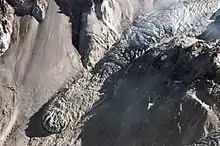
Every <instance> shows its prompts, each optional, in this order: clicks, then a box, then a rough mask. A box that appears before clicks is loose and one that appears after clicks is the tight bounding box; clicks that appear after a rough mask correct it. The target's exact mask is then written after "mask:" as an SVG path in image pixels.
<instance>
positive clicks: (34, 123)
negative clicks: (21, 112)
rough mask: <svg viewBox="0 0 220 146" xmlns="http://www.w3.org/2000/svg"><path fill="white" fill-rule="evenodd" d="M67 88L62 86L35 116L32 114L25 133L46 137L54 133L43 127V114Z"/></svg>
mask: <svg viewBox="0 0 220 146" xmlns="http://www.w3.org/2000/svg"><path fill="white" fill-rule="evenodd" d="M65 90H66V88H60V89H59V90H58V91H57V92H56V93H55V94H54V95H53V96H52V97H51V99H50V100H49V101H48V102H47V103H46V104H44V105H43V106H42V107H41V108H40V109H39V110H38V111H37V112H36V113H35V114H34V115H33V116H31V118H30V120H29V123H28V127H27V128H26V129H25V134H26V135H27V136H28V137H30V138H31V137H46V136H49V135H52V134H53V133H50V132H48V131H46V130H45V128H44V127H43V124H42V116H43V114H44V111H45V109H46V108H47V107H48V105H49V104H51V102H52V101H53V100H54V99H55V98H56V96H57V95H58V94H61V93H62V92H63V91H65Z"/></svg>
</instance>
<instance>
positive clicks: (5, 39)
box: [0, 0, 14, 56]
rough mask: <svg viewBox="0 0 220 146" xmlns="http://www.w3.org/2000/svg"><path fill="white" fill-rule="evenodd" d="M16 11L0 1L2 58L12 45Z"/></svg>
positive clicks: (0, 51) (0, 46)
mask: <svg viewBox="0 0 220 146" xmlns="http://www.w3.org/2000/svg"><path fill="white" fill-rule="evenodd" d="M13 21H14V10H13V9H12V7H11V6H10V5H9V4H8V3H7V2H6V1H5V0H1V1H0V56H1V55H3V54H4V53H5V52H6V51H7V50H8V47H9V45H10V41H11V34H12V31H13V30H12V25H13Z"/></svg>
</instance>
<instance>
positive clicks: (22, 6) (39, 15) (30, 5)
mask: <svg viewBox="0 0 220 146" xmlns="http://www.w3.org/2000/svg"><path fill="white" fill-rule="evenodd" d="M9 2H10V4H11V5H12V6H13V7H14V8H15V11H16V13H17V14H19V15H33V16H34V17H35V19H36V20H38V21H42V20H43V19H44V17H45V14H46V10H47V7H48V2H49V1H48V0H34V1H30V0H9Z"/></svg>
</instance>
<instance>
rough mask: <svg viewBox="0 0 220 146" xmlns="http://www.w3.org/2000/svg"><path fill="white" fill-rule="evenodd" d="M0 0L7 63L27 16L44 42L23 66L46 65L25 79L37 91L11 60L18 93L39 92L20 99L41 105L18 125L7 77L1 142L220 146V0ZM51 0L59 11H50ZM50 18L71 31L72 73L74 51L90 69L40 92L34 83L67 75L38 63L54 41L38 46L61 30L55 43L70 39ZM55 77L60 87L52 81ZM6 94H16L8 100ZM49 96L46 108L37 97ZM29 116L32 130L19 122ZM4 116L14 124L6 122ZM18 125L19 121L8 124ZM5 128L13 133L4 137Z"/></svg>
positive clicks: (83, 145)
mask: <svg viewBox="0 0 220 146" xmlns="http://www.w3.org/2000/svg"><path fill="white" fill-rule="evenodd" d="M0 2H1V3H0V4H1V5H0V6H1V12H2V13H0V16H1V17H2V19H1V20H2V21H1V23H0V24H1V25H0V41H1V40H3V41H2V43H1V44H2V45H1V46H0V50H1V55H2V56H3V57H2V62H3V63H2V64H3V65H2V66H1V67H2V69H4V65H5V64H7V63H8V62H9V61H7V57H8V56H9V57H8V58H10V54H9V53H7V50H9V51H10V49H12V50H13V49H14V48H13V47H10V45H11V46H13V45H14V44H13V43H11V44H10V37H11V36H13V31H15V30H13V29H12V28H15V27H13V26H14V25H15V24H16V23H17V22H18V23H20V19H19V18H20V17H21V18H23V17H24V20H25V21H27V24H28V23H29V24H28V25H29V26H31V27H30V28H32V29H30V28H29V30H28V31H29V33H28V34H29V35H30V36H31V37H32V35H33V36H34V38H35V37H36V42H38V43H40V44H38V43H35V42H33V44H34V45H33V46H36V48H37V49H35V48H34V49H33V52H27V54H26V53H24V56H25V55H26V56H30V58H32V59H33V58H35V57H36V60H31V59H30V60H31V61H29V59H28V66H27V69H26V70H25V71H27V72H28V71H29V70H31V69H30V68H31V66H32V65H35V66H37V65H40V66H43V67H42V68H40V69H39V70H38V69H35V70H34V71H37V74H41V76H40V77H39V78H37V76H36V75H35V74H34V75H33V76H31V78H30V77H29V79H31V80H33V81H35V82H36V85H35V87H34V89H33V90H32V86H31V85H32V83H31V84H30V85H29V84H27V83H28V80H26V79H28V78H27V75H26V74H28V73H24V77H21V78H24V80H21V81H22V82H21V83H20V82H17V81H16V78H17V77H16V76H17V72H19V71H18V70H19V69H18V68H16V66H15V69H13V65H11V66H12V67H11V66H10V65H9V66H10V67H9V68H12V70H10V71H11V74H13V75H14V76H13V77H12V79H11V80H13V81H12V82H16V84H18V85H16V92H19V93H20V95H21V96H20V97H17V96H16V97H17V98H16V99H18V100H19V99H22V96H24V97H25V96H26V95H25V94H27V95H28V96H26V97H29V96H33V97H30V99H29V98H28V99H27V102H26V98H23V99H24V100H25V101H23V102H24V103H27V104H29V103H31V102H32V101H31V102H28V100H34V103H35V102H36V105H37V104H39V105H38V106H36V107H41V108H40V109H39V111H37V110H38V108H35V109H33V110H32V109H31V108H34V106H33V107H31V106H30V108H29V107H28V109H25V111H21V113H19V114H18V117H19V118H18V119H17V123H14V122H13V117H14V114H13V112H14V111H17V110H15V109H16V108H15V109H14V108H12V107H14V105H13V104H14V100H13V97H14V96H13V93H14V92H13V91H14V90H13V91H12V90H11V88H7V87H8V86H5V85H7V84H4V85H3V84H2V85H1V86H2V89H3V90H1V92H0V93H1V99H3V100H1V104H2V107H5V108H6V109H8V113H7V112H6V114H4V113H5V110H3V109H2V113H3V119H2V120H0V123H2V126H0V128H1V129H0V132H1V133H0V145H3V143H4V142H5V145H76V146H91V145H97V146H112V145H115V146H124V145H126V146H132V145H135V146H143V145H158V146H161V145H167V146H170V145H174V146H182V145H202V144H203V145H215V144H216V145H218V143H219V142H218V140H219V136H218V132H219V104H220V103H219V92H220V90H219V88H220V85H219V73H220V72H219V70H220V58H219V57H220V54H219V53H220V50H219V49H220V42H219V41H218V39H219V37H220V36H219V35H218V33H214V32H216V31H218V28H219V27H218V26H219V23H218V22H219V17H218V15H219V13H218V12H219V10H218V9H219V7H220V2H219V1H218V0H206V1H200V0H169V1H166V2H165V3H161V2H159V1H157V0H155V1H147V0H143V1H136V0H133V1H122V0H103V1H98V0H94V1H87V0H83V1H68V0H65V1H61V0H56V1H51V2H49V1H43V0H36V1H33V2H32V1H28V0H24V1H14V0H8V1H7V2H6V1H3V0H1V1H0ZM48 6H49V8H48ZM50 6H51V7H55V9H50V8H51V7H50ZM78 6H79V7H78ZM57 7H59V10H60V11H58V12H57V9H56V8H57ZM47 9H48V14H47ZM53 11H56V12H55V13H59V14H60V15H66V16H67V17H69V22H68V23H66V16H65V19H64V20H62V19H63V18H64V16H60V15H58V16H57V15H56V16H55V17H52V16H54V15H55V14H54V13H53ZM23 15H31V16H32V17H30V16H23ZM46 16H48V17H47V19H49V20H48V21H52V22H54V21H55V20H57V19H56V17H59V20H60V25H58V27H56V31H57V32H60V31H61V32H62V31H64V30H66V29H68V28H69V26H70V25H71V27H72V28H71V29H72V38H68V40H70V39H72V45H73V46H74V47H75V48H72V50H68V51H66V50H67V47H66V46H65V45H66V44H63V45H62V46H63V47H64V49H66V50H65V51H66V52H67V54H68V55H67V56H68V59H69V60H70V62H71V66H72V68H73V72H78V71H79V70H80V69H79V68H77V67H75V66H74V65H76V64H74V61H76V60H77V59H76V58H79V57H81V61H82V64H83V66H84V69H82V70H80V71H81V72H80V73H79V74H78V76H76V75H75V74H74V75H72V76H71V77H72V78H71V79H69V78H67V79H66V80H67V81H66V82H64V83H63V86H61V87H60V89H59V90H57V89H56V88H57V87H56V86H54V87H56V88H54V90H53V91H52V93H54V94H53V95H52V96H50V95H51V94H48V92H46V91H45V90H47V86H45V87H44V88H45V89H42V90H41V89H40V87H39V88H37V87H38V86H37V83H40V82H38V80H40V81H42V80H43V83H44V82H45V84H46V82H49V81H47V80H46V78H48V77H49V76H55V77H56V78H55V80H56V79H57V80H58V79H60V78H64V77H62V73H64V72H60V73H61V75H59V74H58V73H57V74H56V73H52V70H53V69H54V68H56V67H57V66H58V64H57V65H56V64H55V63H54V62H52V63H51V64H49V65H48V66H49V67H50V68H51V70H50V71H48V72H47V71H45V72H44V68H46V67H47V66H46V65H45V66H44V64H46V62H45V63H43V64H41V60H44V58H46V57H47V55H46V54H47V51H48V50H47V49H48V48H50V46H51V44H49V45H43V46H42V45H41V43H42V44H45V43H44V42H45V41H49V40H52V39H51V38H54V37H56V36H61V37H57V38H58V39H57V40H56V41H55V42H53V43H55V44H56V45H58V46H59V43H61V44H62V43H63V42H64V41H65V39H66V37H65V36H64V38H62V35H63V34H59V33H58V34H56V33H55V35H54V34H53V33H54V30H53V28H52V27H51V28H49V27H48V26H47V25H45V24H46V22H47V21H43V19H44V18H46ZM27 18H28V19H27ZM33 18H34V19H36V20H37V21H36V20H33ZM4 19H6V20H7V21H4ZM210 19H212V21H211V22H210ZM18 20H19V21H18ZM29 21H30V22H29ZM63 21H65V23H64V24H62V23H63ZM54 23H56V22H54ZM70 23H71V24H70ZM45 26H46V29H45V28H44V27H45ZM21 27H22V26H21ZM63 27H64V29H62V28H63ZM1 28H2V29H1ZM45 30H48V31H47V32H48V33H50V34H49V35H48V36H49V37H48V38H47V37H43V38H42V39H40V38H38V36H41V35H40V34H41V33H42V32H44V31H45ZM52 32H53V33H52ZM1 34H2V35H1ZM1 36H2V37H1ZM1 38H2V39H1ZM37 39H39V41H37ZM24 42H28V43H27V44H28V45H30V48H32V41H31V40H28V39H26V40H25V39H24ZM29 42H30V43H29ZM9 44H10V45H9ZM18 46H19V43H18ZM21 46H22V44H20V46H19V47H21ZM19 47H17V48H16V49H19ZM42 48H45V50H46V51H45V52H44V50H41V49H42ZM54 48H55V49H54V52H55V56H56V57H55V58H56V59H57V58H59V55H60V54H62V51H61V53H57V52H56V51H55V50H59V49H60V48H59V49H58V48H56V47H54ZM38 49H39V50H40V51H39V52H38ZM74 49H75V50H74ZM61 50H62V49H61ZM76 50H77V51H78V52H77V51H76ZM18 51H19V50H18ZM71 51H72V52H74V51H75V52H76V53H70V52H71ZM15 52H16V51H15ZM41 52H44V53H43V55H42V56H43V57H41V56H40V60H38V59H37V56H38V54H40V53H41ZM16 53H17V52H16ZM16 53H15V55H14V56H16V57H17V56H18V58H16V57H15V58H16V59H15V62H17V61H19V60H21V58H20V56H21V55H17V54H16ZM4 54H6V55H5V57H4ZM18 54H19V53H18ZM50 54H53V52H50ZM7 55H8V56H7ZM70 55H72V56H70ZM12 56H13V55H12ZM38 57H39V56H38ZM5 58H6V59H5ZM62 59H63V58H60V61H63V60H62ZM71 59H73V60H71ZM74 59H75V60H74ZM48 60H50V59H48ZM29 62H30V63H29ZM58 62H59V61H58ZM23 63H24V62H23ZM15 64H16V63H15ZM79 64H80V65H81V62H79ZM63 65H64V64H59V68H61V69H60V70H65V69H67V68H65V69H62V66H63ZM6 67H7V65H6ZM21 67H22V65H21ZM28 67H29V68H28ZM0 69H1V68H0ZM0 71H1V70H0ZM67 71H69V70H68V69H67ZM9 74H10V73H9ZM19 75H20V74H19ZM21 76H22V74H21ZM65 77H67V75H66V76H65ZM1 78H2V79H1V82H7V78H6V77H5V78H4V75H3V77H1ZM35 78H36V79H35ZM51 83H53V84H57V82H56V81H53V82H51ZM23 86H24V87H25V88H28V90H30V93H29V91H25V89H23ZM29 86H30V88H29ZM17 88H18V89H17ZM48 88H49V87H48ZM50 88H53V86H51V87H50ZM37 90H39V91H41V92H42V93H38V92H37ZM48 90H49V89H48ZM56 90H57V91H56ZM22 93H23V94H22ZM44 93H45V95H44ZM46 93H47V94H46ZM6 96H7V97H9V98H8V99H11V100H6V99H7V98H6ZM43 98H45V100H44V103H45V105H42V106H41V103H40V101H39V100H40V99H43ZM47 99H48V101H47ZM46 101H47V102H46ZM17 108H20V109H21V110H24V109H22V107H17ZM29 111H31V114H32V113H33V116H32V117H29V116H27V115H25V114H23V113H28V112H29ZM36 111H37V112H36ZM22 112H23V113H22ZM35 112H36V113H35ZM7 117H11V118H8V119H7ZM16 117H17V115H16ZM27 118H30V121H28V125H27V129H25V130H24V129H22V128H19V127H22V126H23V127H24V123H25V122H26V123H27V121H26V120H25V119H27ZM15 119H16V118H15ZM8 121H12V124H9V125H7V124H6V126H4V124H5V123H7V122H8ZM13 125H14V127H15V128H14V129H12V131H11V128H12V127H13ZM5 127H6V128H5ZM7 127H9V128H7ZM35 127H37V128H35ZM5 129H6V130H5ZM7 129H9V130H7ZM4 131H6V132H4ZM24 131H25V132H24ZM9 132H11V135H9V136H8V133H9ZM7 136H8V138H7ZM6 138H7V140H5V139H6ZM27 139H28V140H27Z"/></svg>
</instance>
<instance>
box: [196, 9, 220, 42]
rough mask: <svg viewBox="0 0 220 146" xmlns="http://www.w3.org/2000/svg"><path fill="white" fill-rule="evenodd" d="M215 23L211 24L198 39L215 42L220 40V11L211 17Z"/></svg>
mask: <svg viewBox="0 0 220 146" xmlns="http://www.w3.org/2000/svg"><path fill="white" fill-rule="evenodd" d="M211 19H212V20H214V22H212V23H210V24H209V25H208V26H207V28H206V30H205V31H204V32H203V33H202V34H201V35H199V36H198V37H197V38H198V39H202V40H205V41H215V40H217V39H219V38H220V9H219V10H218V11H217V12H216V13H215V14H214V15H213V16H212V17H211Z"/></svg>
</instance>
